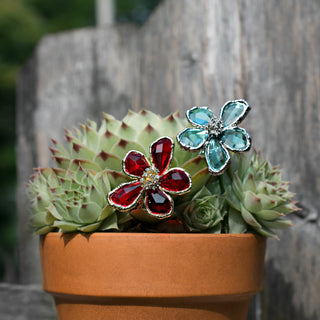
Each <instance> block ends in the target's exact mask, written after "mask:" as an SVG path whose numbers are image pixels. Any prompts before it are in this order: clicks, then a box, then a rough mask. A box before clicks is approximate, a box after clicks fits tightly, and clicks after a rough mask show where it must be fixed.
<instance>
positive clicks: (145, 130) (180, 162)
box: [50, 110, 209, 190]
mask: <svg viewBox="0 0 320 320" xmlns="http://www.w3.org/2000/svg"><path fill="white" fill-rule="evenodd" d="M185 125H186V123H185V121H184V120H182V119H180V118H179V115H178V113H173V114H170V115H169V116H167V117H166V118H162V117H161V116H159V115H156V114H154V113H152V112H150V111H146V110H142V111H140V112H139V113H136V112H133V111H129V112H128V114H127V115H126V116H125V117H124V118H123V120H122V121H119V120H116V119H115V118H114V117H113V116H111V115H109V114H104V120H103V122H102V125H101V127H100V128H99V129H98V128H97V124H96V123H95V122H93V121H88V123H87V124H86V125H83V124H81V125H80V126H81V129H82V130H79V129H78V128H75V129H74V133H72V132H71V131H69V130H66V139H67V142H68V148H64V146H63V145H62V144H60V143H59V142H57V141H55V140H53V143H54V147H53V148H51V149H50V150H51V152H52V154H53V157H54V159H55V160H56V163H57V165H58V167H59V168H63V169H67V168H69V166H70V163H71V162H72V160H73V159H76V160H77V161H78V163H81V165H82V167H83V168H85V169H90V170H93V171H95V172H100V171H103V170H106V172H107V175H108V178H109V181H110V185H111V188H115V187H117V186H119V184H120V183H123V182H128V181H129V180H130V179H129V178H128V177H127V176H126V175H125V174H124V173H123V172H122V159H123V158H124V157H125V155H126V154H127V153H128V152H129V151H130V150H136V151H140V152H142V153H143V154H147V153H148V152H149V146H150V144H151V143H152V142H153V141H154V140H156V139H158V138H160V137H162V136H168V137H171V138H173V139H174V138H175V136H176V135H177V133H178V132H179V130H181V129H182V128H184V127H185ZM196 156H197V155H196V154H191V153H188V152H185V151H184V150H183V149H182V148H181V147H180V146H179V145H178V144H176V147H175V150H174V155H173V159H172V162H171V166H172V167H182V168H183V169H185V170H187V171H188V168H192V172H193V175H192V178H193V181H194V183H193V186H194V190H196V189H197V188H200V187H201V186H202V185H203V183H205V182H206V181H207V180H208V178H209V176H208V175H207V173H208V170H207V168H206V165H205V162H203V161H202V162H199V158H197V157H196ZM194 169H195V170H194ZM189 173H190V172H189Z"/></svg>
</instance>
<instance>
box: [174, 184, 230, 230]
mask: <svg viewBox="0 0 320 320" xmlns="http://www.w3.org/2000/svg"><path fill="white" fill-rule="evenodd" d="M178 210H179V211H180V216H181V220H182V221H183V223H184V225H185V228H186V229H187V230H188V231H190V232H203V233H221V232H222V231H223V219H224V217H225V215H226V212H227V211H226V207H225V200H224V198H223V197H221V191H220V187H219V180H218V179H216V181H215V182H211V183H208V184H207V186H203V187H202V188H201V189H200V190H199V191H198V192H197V193H196V194H195V195H194V196H193V197H192V198H191V199H190V198H189V199H185V203H182V204H180V207H179V208H178Z"/></svg>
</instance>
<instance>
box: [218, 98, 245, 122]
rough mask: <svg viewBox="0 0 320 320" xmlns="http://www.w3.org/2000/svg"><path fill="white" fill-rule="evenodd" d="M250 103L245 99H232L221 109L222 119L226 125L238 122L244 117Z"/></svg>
mask: <svg viewBox="0 0 320 320" xmlns="http://www.w3.org/2000/svg"><path fill="white" fill-rule="evenodd" d="M247 109H248V105H247V104H246V103H244V102H243V101H231V102H229V103H227V104H226V105H224V106H223V108H222V109H221V119H222V121H223V123H224V126H225V127H228V126H230V125H232V124H238V123H239V122H240V121H241V120H242V118H243V117H244V115H245V113H246V111H247Z"/></svg>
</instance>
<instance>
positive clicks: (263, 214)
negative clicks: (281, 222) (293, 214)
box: [258, 210, 284, 221]
mask: <svg viewBox="0 0 320 320" xmlns="http://www.w3.org/2000/svg"><path fill="white" fill-rule="evenodd" d="M283 216H284V214H283V213H280V212H278V211H275V210H261V211H260V212H259V213H258V217H259V220H260V219H263V220H267V221H270V220H271V221H272V220H275V219H277V218H279V217H283Z"/></svg>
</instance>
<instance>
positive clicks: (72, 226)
mask: <svg viewBox="0 0 320 320" xmlns="http://www.w3.org/2000/svg"><path fill="white" fill-rule="evenodd" d="M53 226H54V227H57V228H59V229H61V230H62V231H63V232H73V231H76V230H77V229H78V228H79V227H81V224H78V223H73V222H67V221H55V222H54V224H53Z"/></svg>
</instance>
